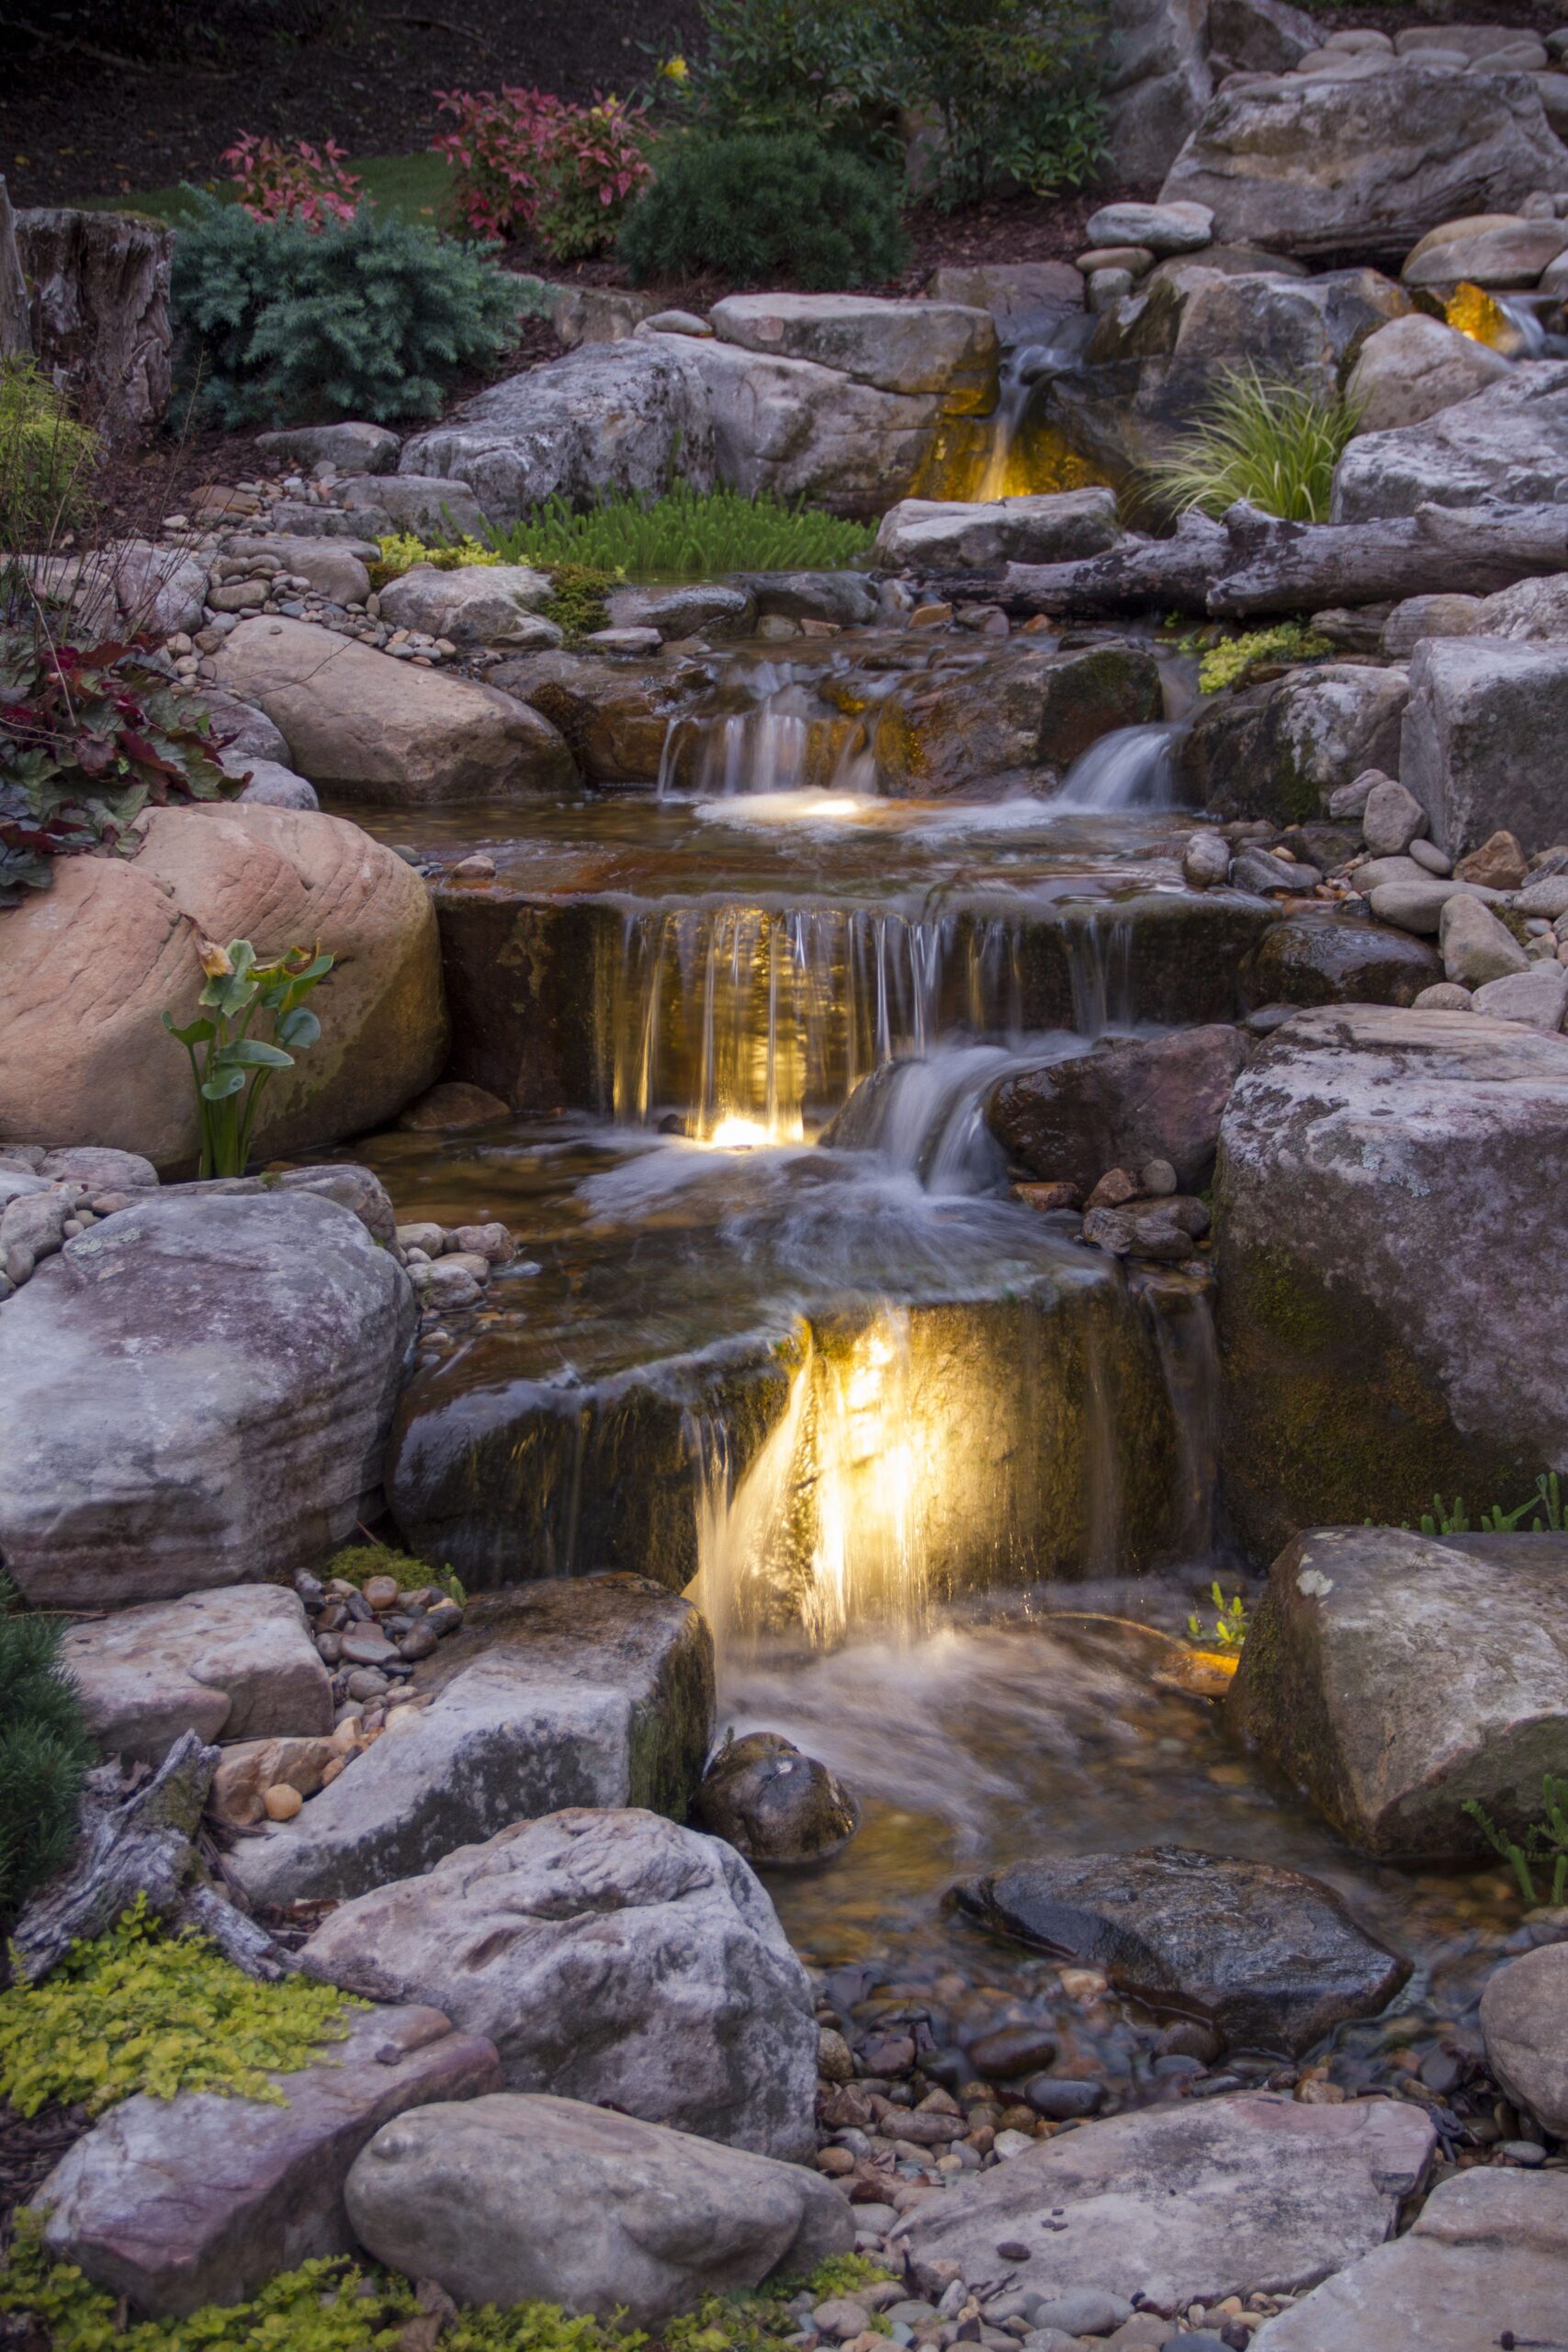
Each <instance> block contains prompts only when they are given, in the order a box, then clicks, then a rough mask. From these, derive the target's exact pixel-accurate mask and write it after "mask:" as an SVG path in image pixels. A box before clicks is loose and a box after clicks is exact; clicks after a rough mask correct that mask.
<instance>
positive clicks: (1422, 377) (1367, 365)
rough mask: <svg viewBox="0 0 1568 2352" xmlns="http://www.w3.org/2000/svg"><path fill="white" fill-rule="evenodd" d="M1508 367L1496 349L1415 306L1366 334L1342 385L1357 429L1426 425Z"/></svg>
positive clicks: (1498, 377) (1394, 429) (1369, 430)
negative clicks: (1356, 412) (1355, 410)
mask: <svg viewBox="0 0 1568 2352" xmlns="http://www.w3.org/2000/svg"><path fill="white" fill-rule="evenodd" d="M1512 371H1513V362H1512V361H1511V360H1509V359H1506V358H1505V357H1504V356H1503V354H1502V353H1501V352H1500V351H1493V350H1492V349H1491V348H1490V347H1489V346H1488V345H1486V344H1484V343H1477V342H1476V340H1475V338H1474V336H1473V335H1468V334H1461V333H1460V332H1459V329H1458V328H1457V327H1450V326H1445V325H1444V324H1443V322H1442V321H1441V319H1429V318H1427V316H1426V314H1425V313H1424V312H1422V311H1414V312H1412V313H1411V315H1410V316H1409V317H1408V318H1403V319H1390V321H1389V322H1388V324H1387V325H1386V326H1382V327H1379V328H1377V330H1376V331H1375V332H1374V333H1373V334H1370V335H1369V336H1368V337H1367V339H1366V341H1365V343H1363V344H1362V345H1361V347H1360V350H1359V352H1358V353H1357V355H1356V364H1355V366H1354V367H1353V368H1351V370H1350V374H1349V379H1348V382H1347V384H1346V387H1345V390H1346V392H1347V393H1348V397H1349V398H1350V399H1351V400H1352V401H1355V403H1356V406H1357V408H1358V410H1359V422H1358V428H1357V429H1358V431H1359V433H1363V434H1365V433H1390V432H1397V431H1398V430H1399V428H1400V427H1401V426H1402V425H1405V424H1425V422H1426V420H1427V417H1429V416H1436V415H1437V413H1438V410H1439V409H1444V408H1453V407H1455V406H1456V405H1457V404H1458V403H1459V402H1460V401H1468V400H1470V399H1472V397H1473V396H1474V394H1475V393H1477V392H1483V391H1484V390H1486V388H1487V386H1488V385H1489V384H1495V383H1500V382H1501V381H1502V379H1503V378H1504V377H1506V376H1507V375H1510V374H1511V373H1512Z"/></svg>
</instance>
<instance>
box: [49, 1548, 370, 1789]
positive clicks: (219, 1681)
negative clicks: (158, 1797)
mask: <svg viewBox="0 0 1568 2352" xmlns="http://www.w3.org/2000/svg"><path fill="white" fill-rule="evenodd" d="M62 1661H63V1664H64V1667H65V1670H66V1672H67V1673H68V1674H69V1675H70V1677H71V1679H72V1680H73V1683H74V1684H75V1686H76V1689H77V1691H78V1693H79V1694H80V1697H81V1701H82V1713H83V1715H84V1716H85V1720H86V1724H87V1728H88V1730H89V1731H90V1732H91V1733H92V1734H93V1736H94V1737H95V1739H96V1741H97V1743H98V1746H99V1747H100V1749H101V1750H102V1751H103V1753H104V1754H105V1755H106V1756H130V1757H133V1758H137V1759H138V1760H139V1761H143V1762H146V1763H149V1764H161V1763H162V1762H163V1760H164V1756H165V1754H166V1753H167V1751H168V1750H169V1748H170V1747H173V1745H174V1743H175V1740H176V1739H178V1738H179V1736H180V1735H181V1733H182V1732H187V1731H194V1732H195V1733H196V1735H197V1737H198V1738H199V1739H201V1740H203V1741H205V1742H209V1743H210V1742H211V1741H213V1740H218V1739H224V1740H236V1739H245V1740H253V1739H272V1738H276V1737H279V1736H309V1735H310V1734H311V1733H315V1732H329V1731H331V1729H332V1727H333V1689H332V1677H331V1675H329V1673H328V1672H327V1669H326V1668H325V1667H324V1666H323V1665H322V1664H321V1659H320V1657H318V1656H317V1654H316V1645H315V1644H314V1642H313V1641H312V1640H311V1639H310V1627H309V1625H308V1624H307V1623H306V1622H305V1611H304V1610H303V1608H302V1607H301V1606H300V1603H299V1600H298V1598H297V1597H296V1595H295V1594H293V1593H292V1592H289V1591H288V1590H287V1589H285V1588H284V1587H283V1586H281V1585H275V1584H254V1585H238V1586H235V1587H233V1588H231V1589H230V1590H228V1591H220V1592H192V1593H187V1594H186V1596H185V1598H184V1599H183V1600H164V1601H156V1600H155V1601H149V1602H145V1603H144V1604H143V1605H142V1606H141V1608H139V1609H122V1610H120V1611H118V1613H117V1614H116V1615H114V1616H111V1617H90V1618H88V1619H86V1620H85V1623H82V1624H79V1625H73V1626H71V1627H70V1629H69V1630H68V1632H67V1633H66V1635H65V1643H64V1647H63V1650H62Z"/></svg>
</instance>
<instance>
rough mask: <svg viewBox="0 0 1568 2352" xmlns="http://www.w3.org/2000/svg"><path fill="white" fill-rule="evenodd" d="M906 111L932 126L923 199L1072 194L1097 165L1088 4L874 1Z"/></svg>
mask: <svg viewBox="0 0 1568 2352" xmlns="http://www.w3.org/2000/svg"><path fill="white" fill-rule="evenodd" d="M885 5H886V10H887V14H888V16H889V17H890V19H891V21H892V25H893V28H894V31H895V37H896V39H897V41H898V43H899V45H900V47H901V48H902V51H903V53H904V56H905V58H906V60H907V65H906V79H907V86H908V91H909V98H910V103H911V104H913V105H914V106H915V107H919V108H920V109H921V110H923V111H925V112H928V113H930V114H931V115H933V116H934V117H935V119H937V121H938V122H939V123H940V124H941V126H942V144H941V146H940V148H939V149H938V150H937V151H936V153H935V154H934V155H933V156H932V158H931V171H932V173H933V175H934V187H935V193H936V194H937V195H938V196H939V197H940V198H942V200H944V201H945V202H947V203H950V204H957V203H966V202H970V201H973V200H975V199H976V198H980V197H983V196H985V195H986V194H987V192H988V191H989V190H990V189H992V188H994V187H1000V186H1005V185H1006V184H1008V183H1010V182H1012V183H1016V184H1017V185H1018V186H1019V187H1026V188H1029V189H1030V190H1031V191H1032V193H1033V194H1034V195H1036V196H1045V195H1049V194H1050V193H1051V192H1052V191H1053V190H1054V189H1055V188H1060V187H1082V186H1083V184H1084V182H1085V181H1086V180H1089V178H1091V177H1092V176H1093V174H1094V172H1095V170H1096V167H1097V166H1098V165H1099V164H1100V162H1101V160H1102V159H1103V157H1104V155H1105V153H1106V147H1105V108H1104V102H1103V97H1102V85H1103V66H1104V55H1105V22H1104V17H1103V13H1102V11H1101V10H1100V8H1099V7H1097V6H1095V5H1094V0H885Z"/></svg>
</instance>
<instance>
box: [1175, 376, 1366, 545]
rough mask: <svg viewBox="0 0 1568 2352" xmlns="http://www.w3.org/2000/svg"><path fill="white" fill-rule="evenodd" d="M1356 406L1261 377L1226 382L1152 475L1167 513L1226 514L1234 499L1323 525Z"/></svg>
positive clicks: (1356, 419) (1353, 428)
mask: <svg viewBox="0 0 1568 2352" xmlns="http://www.w3.org/2000/svg"><path fill="white" fill-rule="evenodd" d="M1359 418H1360V412H1359V408H1358V407H1357V405H1356V403H1355V402H1354V401H1348V400H1346V399H1344V398H1343V397H1340V396H1336V397H1334V398H1333V399H1325V398H1324V396H1323V395H1322V394H1321V393H1320V392H1316V391H1314V390H1310V389H1309V388H1307V387H1305V386H1303V385H1300V384H1292V383H1287V382H1285V381H1283V380H1281V379H1277V378H1271V377H1267V376H1263V375H1260V374H1259V373H1258V369H1257V368H1254V367H1251V366H1248V367H1246V368H1235V369H1234V370H1232V371H1231V373H1230V374H1229V375H1228V376H1226V377H1225V378H1224V379H1223V381H1222V383H1221V385H1220V389H1219V390H1218V391H1217V392H1216V394H1215V396H1214V398H1213V401H1212V402H1211V403H1210V405H1209V407H1208V409H1207V411H1206V412H1205V413H1204V414H1203V416H1202V418H1201V421H1200V423H1199V425H1198V427H1197V429H1196V430H1195V431H1194V432H1192V433H1191V434H1190V435H1188V436H1187V438H1186V439H1185V440H1184V441H1182V442H1181V443H1179V445H1178V447H1177V448H1176V449H1175V450H1174V451H1173V452H1172V454H1171V455H1170V457H1168V458H1166V459H1165V460H1164V461H1163V462H1162V463H1161V464H1158V465H1156V466H1154V467H1152V468H1151V469H1150V471H1149V486H1150V489H1151V491H1152V492H1153V494H1154V497H1155V498H1156V502H1157V503H1160V504H1161V505H1163V506H1165V507H1166V508H1167V509H1168V510H1169V511H1171V512H1174V513H1180V512H1182V511H1184V510H1187V509H1190V508H1192V507H1197V508H1198V509H1199V510H1200V511H1201V513H1202V514H1205V515H1223V514H1224V511H1225V509H1226V508H1227V507H1228V506H1234V505H1235V503H1236V501H1237V500H1238V499H1246V500H1247V503H1248V504H1249V505H1252V506H1257V507H1260V508H1261V509H1262V511H1263V513H1264V514H1265V515H1279V516H1280V518H1281V520H1282V521H1285V522H1291V523H1326V522H1327V520H1328V510H1329V502H1330V500H1331V498H1332V497H1333V494H1334V469H1335V468H1336V466H1337V464H1338V463H1339V460H1340V458H1342V457H1343V456H1344V454H1345V449H1346V446H1347V444H1348V442H1349V440H1350V438H1351V436H1352V435H1353V434H1354V433H1355V431H1356V428H1357V425H1358V424H1359Z"/></svg>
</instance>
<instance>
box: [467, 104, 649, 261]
mask: <svg viewBox="0 0 1568 2352" xmlns="http://www.w3.org/2000/svg"><path fill="white" fill-rule="evenodd" d="M436 96H437V98H438V100H439V101H440V105H441V108H442V111H443V112H444V113H446V114H450V115H455V116H456V117H457V130H450V131H447V132H446V133H445V134H444V135H443V136H442V137H441V138H439V139H437V140H436V141H434V148H435V152H436V153H437V154H440V155H445V156H446V159H447V161H448V162H449V163H450V164H451V165H452V169H453V196H454V199H455V201H456V203H457V209H458V211H459V212H460V213H461V215H462V217H463V219H464V220H466V221H467V222H468V226H469V228H470V229H472V230H473V231H474V232H476V234H478V235H479V236H481V237H521V236H526V237H532V238H534V239H535V240H536V242H537V243H539V245H540V246H542V247H543V249H544V251H545V252H546V253H547V254H549V256H550V257H551V259H552V260H554V261H581V260H583V259H585V258H586V257H587V256H588V255H590V254H597V253H603V252H604V248H605V247H606V246H607V245H609V244H610V243H613V241H614V239H615V232H616V231H617V229H618V228H619V227H620V224H621V219H622V216H623V214H624V213H625V211H626V205H627V203H628V201H629V200H630V198H632V197H634V196H635V195H636V194H637V190H638V189H639V188H641V187H646V185H647V183H648V181H649V178H650V177H651V176H652V175H651V172H650V169H649V161H648V154H647V144H648V131H647V129H646V127H645V125H644V123H643V120H642V110H641V109H640V108H639V107H628V106H627V105H626V102H625V100H624V99H621V98H615V97H608V98H598V99H596V100H595V101H594V103H593V105H592V106H589V107H580V106H571V105H569V104H568V102H567V101H566V100H565V99H564V98H558V97H555V96H552V95H551V94H550V93H549V92H548V91H546V90H517V89H503V90H502V92H501V94H500V96H497V95H496V94H495V92H494V91H492V90H479V91H477V92H476V91H472V90H438V91H437V92H436Z"/></svg>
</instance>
